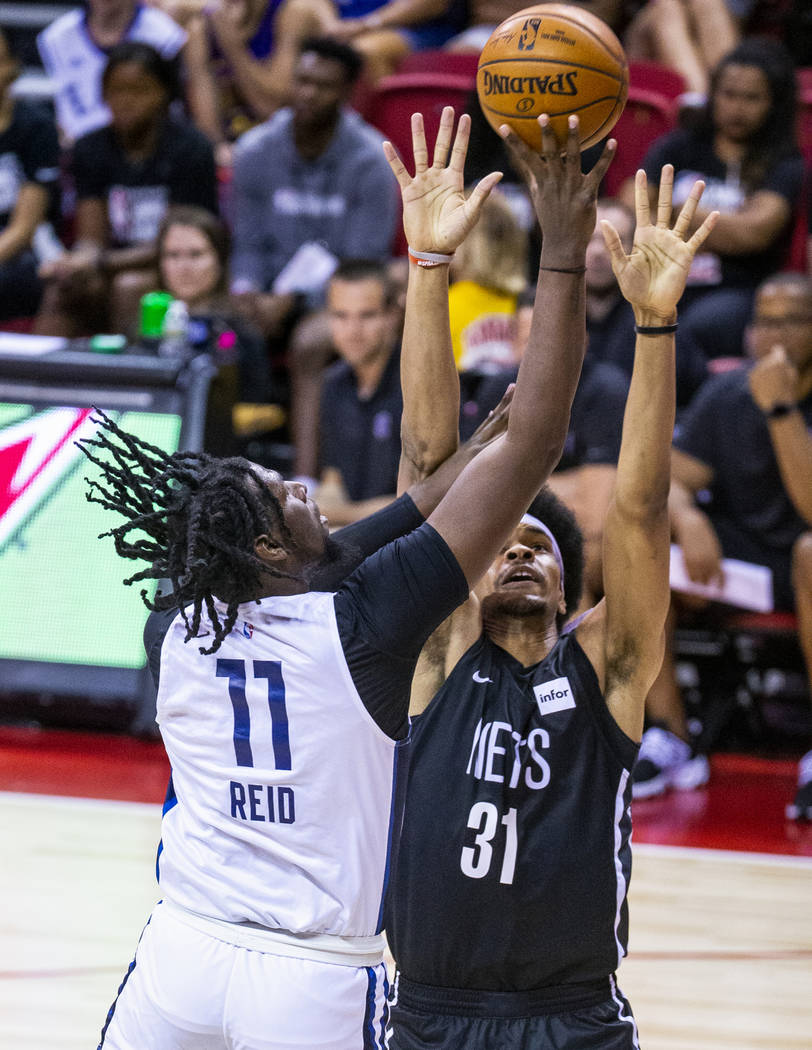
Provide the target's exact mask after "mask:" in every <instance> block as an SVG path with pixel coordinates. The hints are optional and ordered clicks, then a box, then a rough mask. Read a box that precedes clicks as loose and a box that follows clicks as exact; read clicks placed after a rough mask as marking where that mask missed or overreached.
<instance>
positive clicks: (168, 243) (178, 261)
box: [157, 205, 270, 455]
mask: <svg viewBox="0 0 812 1050" xmlns="http://www.w3.org/2000/svg"><path fill="white" fill-rule="evenodd" d="M157 248H158V272H159V277H160V285H161V288H162V289H163V290H164V291H167V292H169V293H170V294H171V295H172V296H174V298H175V299H179V300H181V302H184V303H185V304H186V306H187V308H188V310H189V342H190V344H191V347H192V348H193V349H194V350H196V351H198V352H208V353H210V354H211V355H212V359H213V361H214V362H215V364H216V365H217V367H218V372H217V375H216V377H215V378H214V380H213V384H212V390H211V394H210V397H209V415H208V419H207V426H206V436H205V446H206V451H208V452H212V453H214V454H217V455H226V454H229V453H230V452H233V451H234V448H233V445H234V434H233V429H232V419H231V412H232V409H233V406H234V405H235V404H236V403H238V402H253V403H262V402H265V401H267V399H268V396H269V394H270V379H269V369H268V359H267V354H266V351H265V342H264V340H263V338H262V336H261V335H260V334H259V333H258V332H255V331H254V330H253V329H252V328H251V327H250V326H249V325H248V324H247V323H246V322H245V321H244V320H243V319H241V318H240V317H238V316H237V315H236V314H235V313H234V312H233V311H232V310H231V309H230V306H229V301H228V295H227V291H226V289H227V282H228V261H229V255H230V250H231V239H230V236H229V232H228V229H227V228H226V226H225V225H224V224H223V223H222V222H221V221H220V219H218V218H217V217H216V216H215V215H213V214H212V213H211V212H210V211H207V210H206V209H205V208H199V207H194V206H190V205H186V206H183V205H180V206H177V207H173V208H170V209H169V211H168V212H167V213H166V216H165V218H164V220H163V222H162V223H161V227H160V230H159V231H158V240H157Z"/></svg>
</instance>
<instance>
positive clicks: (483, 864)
mask: <svg viewBox="0 0 812 1050" xmlns="http://www.w3.org/2000/svg"><path fill="white" fill-rule="evenodd" d="M499 823H500V821H499V810H498V809H497V808H496V806H495V805H494V804H493V803H492V802H475V803H474V804H473V806H471V812H470V813H469V814H468V825H467V826H468V827H469V828H471V829H472V830H473V831H476V832H477V835H476V838H475V839H474V845H473V846H463V849H462V855H461V857H460V868H461V869H462V873H463V874H464V875H467V876H468V877H469V878H470V879H484V878H485V876H486V875H487V874H488V872H489V871H490V869H491V862H492V860H493V846H492V845H491V843H492V841H493V839H494V837H495V836H496V832H497V830H498V828H499ZM501 823H502V824H503V825H504V827H505V848H504V853H503V854H502V870H501V872H500V874H499V881H500V882H501V883H503V884H504V885H506V886H509V885H510V884H511V883H512V882H513V875H514V873H515V871H516V850H517V848H518V844H519V837H518V833H517V829H516V810H515V809H509V810H508V811H507V813H506V814H505V815H504V816H503V817H502V820H501Z"/></svg>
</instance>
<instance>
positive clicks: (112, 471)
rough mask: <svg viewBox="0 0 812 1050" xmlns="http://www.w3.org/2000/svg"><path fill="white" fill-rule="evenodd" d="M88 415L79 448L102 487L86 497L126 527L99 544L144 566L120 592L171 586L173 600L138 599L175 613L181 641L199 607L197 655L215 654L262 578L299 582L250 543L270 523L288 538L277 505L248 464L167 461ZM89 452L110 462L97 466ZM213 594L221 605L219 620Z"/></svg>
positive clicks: (199, 455) (93, 484)
mask: <svg viewBox="0 0 812 1050" xmlns="http://www.w3.org/2000/svg"><path fill="white" fill-rule="evenodd" d="M95 411H96V412H97V415H96V416H94V417H92V419H93V422H95V423H98V424H100V427H101V429H100V430H99V432H98V433H97V434H96V436H95V437H93V438H85V439H83V440H81V441H78V442H77V445H78V447H79V448H80V449H81V451H82V452H83V453H84V454H85V455H86V456H87V458H88V459H89V460H90V461H91V462H92V463H95V464H96V465H97V466H98V467H99V469H100V470H101V473H102V478H103V482H102V483H99V482H97V481H92V480H91V479H90V478H86V479H85V480H86V481H87V483H88V491H87V493H86V498H87V499H88V501H89V502H90V503H99V504H101V506H103V507H106V508H107V509H108V510H114V511H117V512H118V513H119V514H122V515H123V516H124V517H125V518H126V519H127V520H126V521H125V522H124V524H123V525H118V526H116V527H115V528H113V529H110V530H109V531H107V532H103V533H101V535H100V537H99V538H100V539H101V538H102V537H104V536H112V537H113V540H114V542H115V547H116V552H117V553H118V554H119V555H120V556H121V557H122V558H132V559H137V560H143V561H146V562H147V563H148V564H147V567H146V568H145V569H142V570H141V571H140V572H137V573H136V574H135V575H134V576H131V577H130V578H129V579H127V580H124V583H125V584H126V585H127V586H129V585H131V584H133V583H135V582H136V581H137V580H164V579H166V580H169V581H170V582H171V584H172V592H171V593H170V594H164V593H162V592H161V591H160V590H158V591H156V594H155V598H154V599H153V600H152V601H150V599H149V598H148V596H147V590H146V589H144V590H142V591H141V598H142V599H143V601H144V604H145V605H146V606H147V607H148V608H150V609H152V610H165V609H171V608H176V609H178V610H179V611H180V613H181V615H182V616H183V621H184V623H185V624H186V638H185V639H184V640H185V641H187V642H188V641H189V640H190V639H191V638H196V637H198V635H199V631H200V620H201V616H202V614H203V610H204V608H205V610H206V612H207V613H208V615H209V618H210V620H211V624H212V627H213V629H214V641H213V642H212V644H211V646H210V647H209V648H208V649H206V648H202V647H201V649H200V652H201V653H206V654H208V653H213V652H215V651H216V650H217V649H219V648H220V645H221V643H222V641H223V639H224V638H225V637H226V636H227V635H228V633H229V632H230V631H231V629H232V627H233V626H234V624H235V623H236V620H237V607H238V605H239V604H240V601H241V600H242V601H245V600H246V596H253V595H255V594H256V592H257V588H258V587H259V585H260V583H261V582H262V577H263V576H265V575H271V576H280V577H282V576H284V577H287V578H289V579H290V578H298V577H292V576H291V574H289V573H284V572H281V571H279V570H275V569H272V568H270V567H269V566H267V565H266V564H265V563H264V562H263V561H262V560H261V559H260V558H258V557H257V555H256V554H255V553H254V540H255V539H256V537H257V536H259V535H261V534H262V533H263V532H268V531H270V529H271V527H272V526H273V525H275V526H276V527H277V528H278V530H279V533H280V534H281V535H282V537H283V538H284V539H285V540H287V541H290V540H291V534H290V530H289V529H288V527H287V525H286V523H285V519H284V515H283V512H282V506H281V504H280V503H279V501H278V500H277V499H276V497H275V496H274V495H273V493H271V492H270V491H269V490H268V488H267V486H266V485H265V484H264V483H263V482H262V480H261V479H260V477H259V476H258V474H257V472H256V470H255V469H254V467H253V466H252V464H251V463H249V462H248V460H246V459H242V458H239V457H231V458H228V459H218V458H217V457H215V456H210V455H208V454H206V453H205V452H175V453H173V454H172V455H168V454H167V453H165V452H164V451H163V450H162V449H160V448H156V447H155V446H154V445H150V444H148V443H147V442H146V441H142V440H141V439H140V438H137V437H135V436H134V435H133V434H129V433H127V431H125V430H122V429H121V428H120V427H118V426H117V425H116V424H115V423H114V422H113V420H112V419H110V417H109V416H107V415H105V413H104V412H102V411H101V410H100V409H96V410H95ZM114 438H117V439H118V441H116V440H114ZM92 448H95V449H99V450H101V451H103V452H105V453H106V454H107V455H106V456H105V457H104V458H101V457H100V456H99V455H98V454H95V453H93V452H91V451H90V449H92ZM131 533H138V534H139V535H138V536H137V538H136V537H133V536H131ZM215 595H217V597H219V598H220V599H222V600H223V601H225V602H226V603H227V608H226V615H225V617H224V618H223V619H221V618H220V616H218V614H217V610H216V608H215V605H214V597H215ZM190 605H191V606H192V610H191V616H189V615H188V614H187V612H186V609H187V607H188V606H190Z"/></svg>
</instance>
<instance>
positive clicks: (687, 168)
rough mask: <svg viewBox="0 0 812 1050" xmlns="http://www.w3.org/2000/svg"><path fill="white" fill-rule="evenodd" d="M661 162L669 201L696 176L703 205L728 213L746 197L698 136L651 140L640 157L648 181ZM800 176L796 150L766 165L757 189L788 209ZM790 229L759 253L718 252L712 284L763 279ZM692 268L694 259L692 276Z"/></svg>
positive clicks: (776, 265)
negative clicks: (668, 170) (670, 187)
mask: <svg viewBox="0 0 812 1050" xmlns="http://www.w3.org/2000/svg"><path fill="white" fill-rule="evenodd" d="M664 164H673V165H674V202H675V204H678V203H681V201H682V199H683V198H684V197H685V196H686V195H687V191H688V190H689V189H690V186H691V185H693V182H694V181H695V180H696V179H704V180H705V184H706V185H705V191H704V193H703V194H702V207H703V208H709V209H710V208H718V209H719V211H721V212H728V213H730V212H734V211H736V210H737V209H738V208H739V207H740V206H741V204H742V202H743V200H744V198H745V196H746V191H745V190H744V188H743V187H742V186H741V185H740V184H739V182H738V179H737V177H736V173H735V171H733V170H732V169H731V168H729V167H728V165H726V164H725V163H724V161H722V160H720V159H719V157H717V155H716V154H715V153H714V151H713V144H712V143H711V142H710V141H709V140H708V139H706V138H705V137H704V136H699V135H692V134H691V133H689V132H688V131H685V130H682V129H679V130H677V131H672V132H669V134H667V135H663V136H662V138H659V139H657V140H656V142H654V143H653V144H652V146H651V148H650V149H649V151H648V153H647V154H646V157H645V160H644V161H643V168H644V169H645V172H646V175H647V176H648V179H649V181H650V182H651V183H652V184H656V185H659V182H660V171H661V169H662V166H663V165H664ZM803 174H804V165H803V159H802V157H801V155H800V154H794V155H793V156H790V157H786V158H783V159H781V160H779V161H777V162H775V163H774V164H772V165H771V166H770V167H769V168H768V169H767V172H766V174H765V176H764V180H763V182H762V184H761V186H759V187H758V188H759V189H762V190H771V191H772V192H773V193H778V194H780V196H782V197H784V199H785V200H786V201H787V203H788V204H789V207H790V210H791V211H792V212H794V211H795V209H796V208H797V206H798V202H799V195H800V192H801V187H802V185H803ZM791 231H792V222H791V219H790V220H788V221H787V224H786V226H785V227H784V230H783V231H782V233H781V234H780V236H779V237H777V238H776V239H775V241H774V242H773V243H772V244H771V245H770V247H769V248H766V249H765V250H764V251H760V252H750V253H749V254H746V255H719V263H720V267H721V281H717V282H716V283H717V285H718V284H722V285H725V286H728V287H743V288H755V287H756V285H758V284H759V283H760V282H761V281H762V280H763V279H764V278H765V277H768V276H769V275H770V274H771V273H774V272H775V271H776V270H779V269H780V268H781V266H782V264H783V262H784V259H785V257H786V254H787V251H788V249H789V241H790V236H791ZM700 254H702V255H707V254H708V253H700ZM697 270H698V267H697V266H696V263H695V265H694V267H692V274H694V273H696V272H697ZM691 281H692V278H689V285H690V284H691ZM707 283H708V285H709V286H712V284H713V281H712V280H711V278H710V275H709V274H708V277H707Z"/></svg>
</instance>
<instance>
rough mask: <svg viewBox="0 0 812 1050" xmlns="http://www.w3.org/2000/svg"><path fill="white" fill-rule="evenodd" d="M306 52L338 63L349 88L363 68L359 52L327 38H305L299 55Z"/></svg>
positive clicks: (362, 60)
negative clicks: (341, 67)
mask: <svg viewBox="0 0 812 1050" xmlns="http://www.w3.org/2000/svg"><path fill="white" fill-rule="evenodd" d="M307 52H312V53H314V54H316V55H319V56H320V57H321V58H329V59H332V61H333V62H339V63H340V64H341V65H342V66H343V67H344V74H345V78H346V83H347V85H348V86H349V87H352V85H353V84H354V83H355V82H356V80H358V78H359V77H360V75H361V70H362V69H363V68H364V58H363V55H361V53H360V52H359V51H356V50H355V48H354V47H350V45H349V44H342V43H341V42H340V41H338V40H333V39H332V37H329V36H309V37H306V38H305V39H304V40H303V41H302V43H301V45H300V47H299V54H300V55H304V54H306V53H307Z"/></svg>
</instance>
